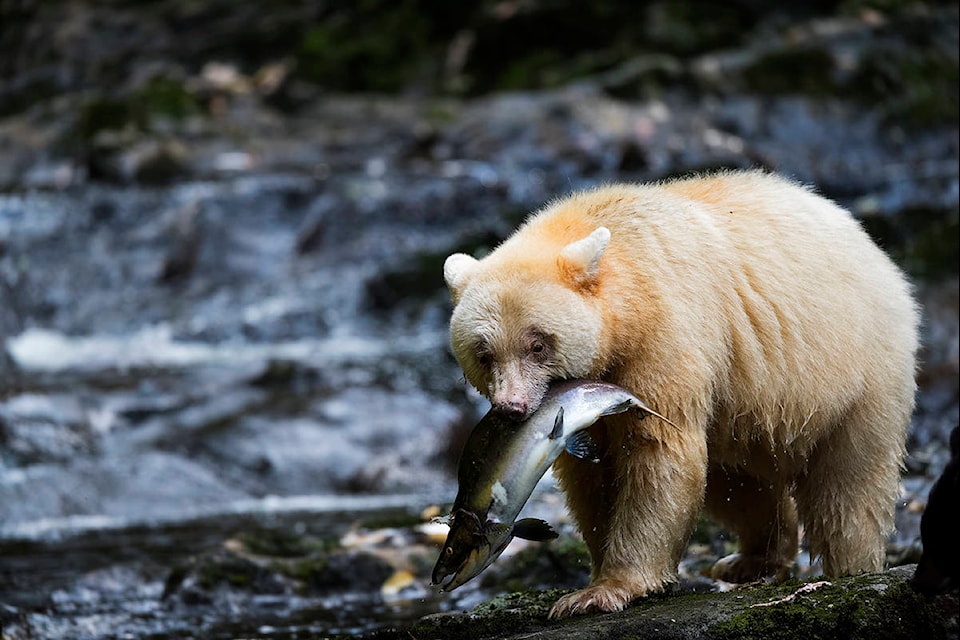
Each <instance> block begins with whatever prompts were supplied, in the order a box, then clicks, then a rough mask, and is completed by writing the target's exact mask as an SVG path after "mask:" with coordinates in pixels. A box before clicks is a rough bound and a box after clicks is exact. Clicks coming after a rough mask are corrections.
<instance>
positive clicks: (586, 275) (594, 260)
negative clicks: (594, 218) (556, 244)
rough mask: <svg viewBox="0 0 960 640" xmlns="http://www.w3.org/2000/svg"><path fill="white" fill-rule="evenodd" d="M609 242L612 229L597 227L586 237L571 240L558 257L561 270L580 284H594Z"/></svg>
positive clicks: (586, 285) (583, 285) (582, 285)
mask: <svg viewBox="0 0 960 640" xmlns="http://www.w3.org/2000/svg"><path fill="white" fill-rule="evenodd" d="M609 243H610V230H609V229H607V228H606V227H597V228H596V229H595V230H594V231H593V233H591V234H590V235H588V236H587V237H586V238H582V239H580V240H577V241H576V242H571V243H570V244H568V245H567V246H565V247H564V248H563V250H562V251H560V257H559V258H558V259H557V262H558V264H559V266H560V271H561V272H563V273H565V274H567V275H568V276H569V277H570V278H571V279H572V280H573V282H574V284H576V285H578V286H581V287H589V286H592V285H593V284H594V283H595V282H596V280H597V273H598V272H599V271H600V258H601V257H602V256H603V252H604V250H605V249H606V248H607V245H608V244H609Z"/></svg>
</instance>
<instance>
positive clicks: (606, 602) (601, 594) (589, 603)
mask: <svg viewBox="0 0 960 640" xmlns="http://www.w3.org/2000/svg"><path fill="white" fill-rule="evenodd" d="M641 595H643V593H638V592H637V590H635V589H632V588H630V587H629V586H628V585H627V584H626V583H623V582H621V581H619V580H609V579H607V580H599V581H597V582H595V583H593V584H591V585H590V586H588V587H586V588H584V589H580V590H579V591H574V592H573V593H568V594H567V595H565V596H563V597H562V598H560V599H559V600H557V601H556V602H555V603H554V605H553V608H552V609H550V619H551V620H556V619H559V618H567V617H569V616H575V615H580V614H584V613H591V612H610V611H620V610H622V609H624V608H625V607H626V606H627V605H628V604H630V602H632V601H633V600H634V599H635V598H638V597H640V596H641Z"/></svg>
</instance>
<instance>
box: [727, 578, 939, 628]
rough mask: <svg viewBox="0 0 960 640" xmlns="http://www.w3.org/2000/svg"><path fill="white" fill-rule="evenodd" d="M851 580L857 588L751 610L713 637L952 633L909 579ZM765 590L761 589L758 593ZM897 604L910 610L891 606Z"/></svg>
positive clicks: (785, 588)
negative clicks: (908, 582) (890, 603)
mask: <svg viewBox="0 0 960 640" xmlns="http://www.w3.org/2000/svg"><path fill="white" fill-rule="evenodd" d="M851 580H852V582H853V584H850V583H847V584H839V583H836V582H834V583H833V584H830V585H824V586H821V587H819V588H818V589H816V590H815V591H811V592H809V593H805V594H797V595H795V596H794V597H793V600H791V601H784V602H779V603H777V604H775V605H772V606H751V607H747V608H745V609H743V610H742V611H740V612H738V613H736V614H735V615H733V616H731V617H730V618H729V619H727V620H725V621H721V622H718V623H717V624H715V625H713V626H712V627H711V628H710V633H709V637H710V638H712V639H715V640H727V639H729V640H733V639H736V640H754V639H755V640H796V639H797V638H803V639H804V640H821V639H822V640H828V639H832V638H838V637H841V638H870V639H871V640H894V639H900V638H907V637H917V638H942V637H944V634H945V633H946V629H945V628H944V626H943V623H942V621H940V620H939V616H938V615H937V614H936V613H935V612H934V610H933V609H932V608H931V607H930V605H929V603H928V602H926V601H924V599H923V598H922V597H921V596H918V595H917V594H915V593H913V591H912V590H911V589H910V588H909V585H908V584H907V583H906V582H905V581H899V582H898V581H892V580H890V578H889V576H888V575H886V574H867V575H864V576H860V577H858V578H852V579H851ZM801 586H802V584H801V583H797V582H789V583H785V584H783V585H779V586H777V587H775V588H772V589H771V590H770V591H771V593H770V594H769V595H770V598H769V599H767V600H762V599H761V600H758V601H757V604H762V603H764V602H771V601H773V600H775V599H782V598H786V597H788V596H791V595H792V594H794V593H795V592H796V591H797V589H798V588H800V587H801ZM762 591H763V590H756V591H754V592H753V594H752V595H759V594H761V593H762ZM888 591H889V592H888ZM885 592H888V593H885ZM880 594H883V595H882V596H881V595H880ZM891 600H894V601H898V602H900V604H901V605H905V606H897V607H891V606H889V602H890V601H891ZM906 603H909V604H906Z"/></svg>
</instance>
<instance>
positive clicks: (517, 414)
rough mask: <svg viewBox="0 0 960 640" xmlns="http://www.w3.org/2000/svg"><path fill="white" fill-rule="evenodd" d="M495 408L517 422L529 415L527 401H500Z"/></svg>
mask: <svg viewBox="0 0 960 640" xmlns="http://www.w3.org/2000/svg"><path fill="white" fill-rule="evenodd" d="M495 409H496V412H497V413H499V414H500V415H502V416H503V417H505V418H508V419H510V420H513V421H515V422H520V421H521V420H523V419H524V418H526V417H527V403H526V402H521V401H519V400H510V401H509V402H503V403H500V404H498V405H497V406H496V407H495Z"/></svg>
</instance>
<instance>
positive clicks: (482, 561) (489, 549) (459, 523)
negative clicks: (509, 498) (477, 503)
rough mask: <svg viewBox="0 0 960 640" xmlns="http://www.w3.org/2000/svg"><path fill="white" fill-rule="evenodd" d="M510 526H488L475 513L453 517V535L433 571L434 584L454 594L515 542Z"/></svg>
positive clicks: (451, 528) (447, 541)
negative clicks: (511, 541)
mask: <svg viewBox="0 0 960 640" xmlns="http://www.w3.org/2000/svg"><path fill="white" fill-rule="evenodd" d="M510 530H511V527H510V526H502V525H497V524H493V523H485V522H483V521H481V519H480V518H479V517H478V516H477V515H476V514H475V513H473V512H472V511H467V510H465V509H460V510H458V511H456V512H455V513H454V514H453V522H452V524H451V525H450V532H449V533H448V534H447V539H446V541H445V542H444V544H443V548H442V549H441V550H440V557H439V558H437V564H436V565H435V566H434V568H433V576H432V578H433V579H432V584H434V585H438V586H439V587H440V590H441V591H453V590H454V589H456V588H457V587H459V586H460V585H462V584H463V583H465V582H467V581H468V580H470V579H472V578H475V577H476V576H477V575H479V574H480V572H481V571H483V570H484V569H486V568H487V567H488V566H490V564H491V563H492V562H493V561H494V560H496V559H497V558H498V557H499V556H500V554H501V553H503V550H504V549H506V547H507V544H508V543H509V542H510V540H511V539H512V536H511V535H510Z"/></svg>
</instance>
